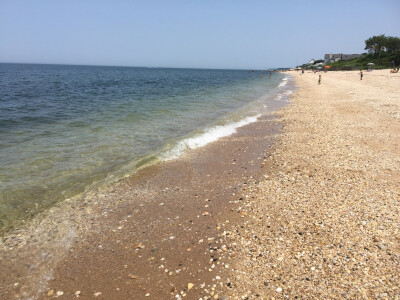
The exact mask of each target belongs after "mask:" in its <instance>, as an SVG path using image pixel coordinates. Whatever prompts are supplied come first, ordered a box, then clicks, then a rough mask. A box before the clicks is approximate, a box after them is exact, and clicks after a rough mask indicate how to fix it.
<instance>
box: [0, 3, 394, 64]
mask: <svg viewBox="0 0 400 300" xmlns="http://www.w3.org/2000/svg"><path fill="white" fill-rule="evenodd" d="M399 16H400V1H399V0H379V1H378V0H373V1H371V0H364V1H360V0H351V1H349V0H346V1H341V0H331V1H324V0H318V1H314V0H286V1H278V0H276V1H272V0H270V1H268V0H264V1H258V0H246V1H242V0H201V1H189V0H168V1H167V0H142V1H135V0H130V1H128V0H112V1H109V0H108V1H106V0H35V1H33V0H0V62H3V63H7V62H15V63H50V64H78V65H79V64H81V65H111V66H143V67H177V68H218V69H267V68H277V67H293V66H296V65H300V64H303V63H305V62H308V61H309V60H310V59H312V58H314V59H322V58H323V56H324V54H325V53H346V54H353V53H362V52H365V51H364V46H365V43H364V41H365V40H366V39H367V38H369V37H371V36H373V35H379V34H386V35H389V36H390V35H392V36H400V17H399Z"/></svg>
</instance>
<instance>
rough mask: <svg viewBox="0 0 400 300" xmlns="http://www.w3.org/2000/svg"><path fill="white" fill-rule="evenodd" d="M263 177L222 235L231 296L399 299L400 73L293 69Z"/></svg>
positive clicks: (228, 290) (248, 194)
mask: <svg viewBox="0 0 400 300" xmlns="http://www.w3.org/2000/svg"><path fill="white" fill-rule="evenodd" d="M291 74H292V75H293V77H294V78H295V80H296V82H297V85H298V87H299V89H298V90H297V91H295V93H294V94H293V97H292V99H291V101H292V103H291V104H290V105H289V106H288V107H286V108H284V109H283V110H281V111H280V112H279V113H278V115H279V117H280V120H281V121H282V122H283V125H284V127H283V133H282V135H280V137H278V139H277V140H276V145H275V147H274V149H273V151H272V152H271V153H270V154H266V156H265V158H264V164H265V165H266V166H267V168H266V170H267V171H266V172H265V181H263V182H260V183H259V184H258V185H257V186H254V187H253V190H252V191H249V190H247V191H244V194H245V195H246V199H247V200H246V202H245V203H244V205H242V208H241V209H242V211H243V212H245V214H246V218H245V220H244V223H243V224H241V225H237V226H235V228H233V229H232V231H230V232H228V236H230V240H231V243H230V244H229V245H230V246H231V248H230V249H229V252H231V253H235V255H236V264H235V268H234V269H232V270H231V271H230V272H228V274H227V278H225V280H226V283H227V285H229V286H228V287H227V288H226V289H225V294H226V295H227V296H230V299H256V298H259V299H400V172H399V171H400V90H399V87H400V75H399V74H390V73H389V70H380V71H377V70H375V71H372V72H364V78H363V80H362V81H361V80H360V77H359V73H358V72H328V73H322V84H321V85H318V83H317V82H318V74H314V73H307V72H306V73H305V74H304V75H301V74H300V73H296V72H291Z"/></svg>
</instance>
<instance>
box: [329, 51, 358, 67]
mask: <svg viewBox="0 0 400 300" xmlns="http://www.w3.org/2000/svg"><path fill="white" fill-rule="evenodd" d="M360 56H361V54H343V53H340V54H332V53H330V54H325V55H324V64H330V63H334V62H337V61H339V60H350V59H353V58H356V57H360Z"/></svg>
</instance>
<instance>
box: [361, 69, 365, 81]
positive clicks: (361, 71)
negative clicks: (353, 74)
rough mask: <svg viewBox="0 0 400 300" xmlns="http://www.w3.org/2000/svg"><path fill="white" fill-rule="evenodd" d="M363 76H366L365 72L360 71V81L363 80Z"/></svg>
mask: <svg viewBox="0 0 400 300" xmlns="http://www.w3.org/2000/svg"><path fill="white" fill-rule="evenodd" d="M363 76H364V74H363V71H362V70H360V80H362V78H363Z"/></svg>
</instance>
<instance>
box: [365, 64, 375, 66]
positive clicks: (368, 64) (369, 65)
mask: <svg viewBox="0 0 400 300" xmlns="http://www.w3.org/2000/svg"><path fill="white" fill-rule="evenodd" d="M367 65H368V66H375V64H374V63H367Z"/></svg>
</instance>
